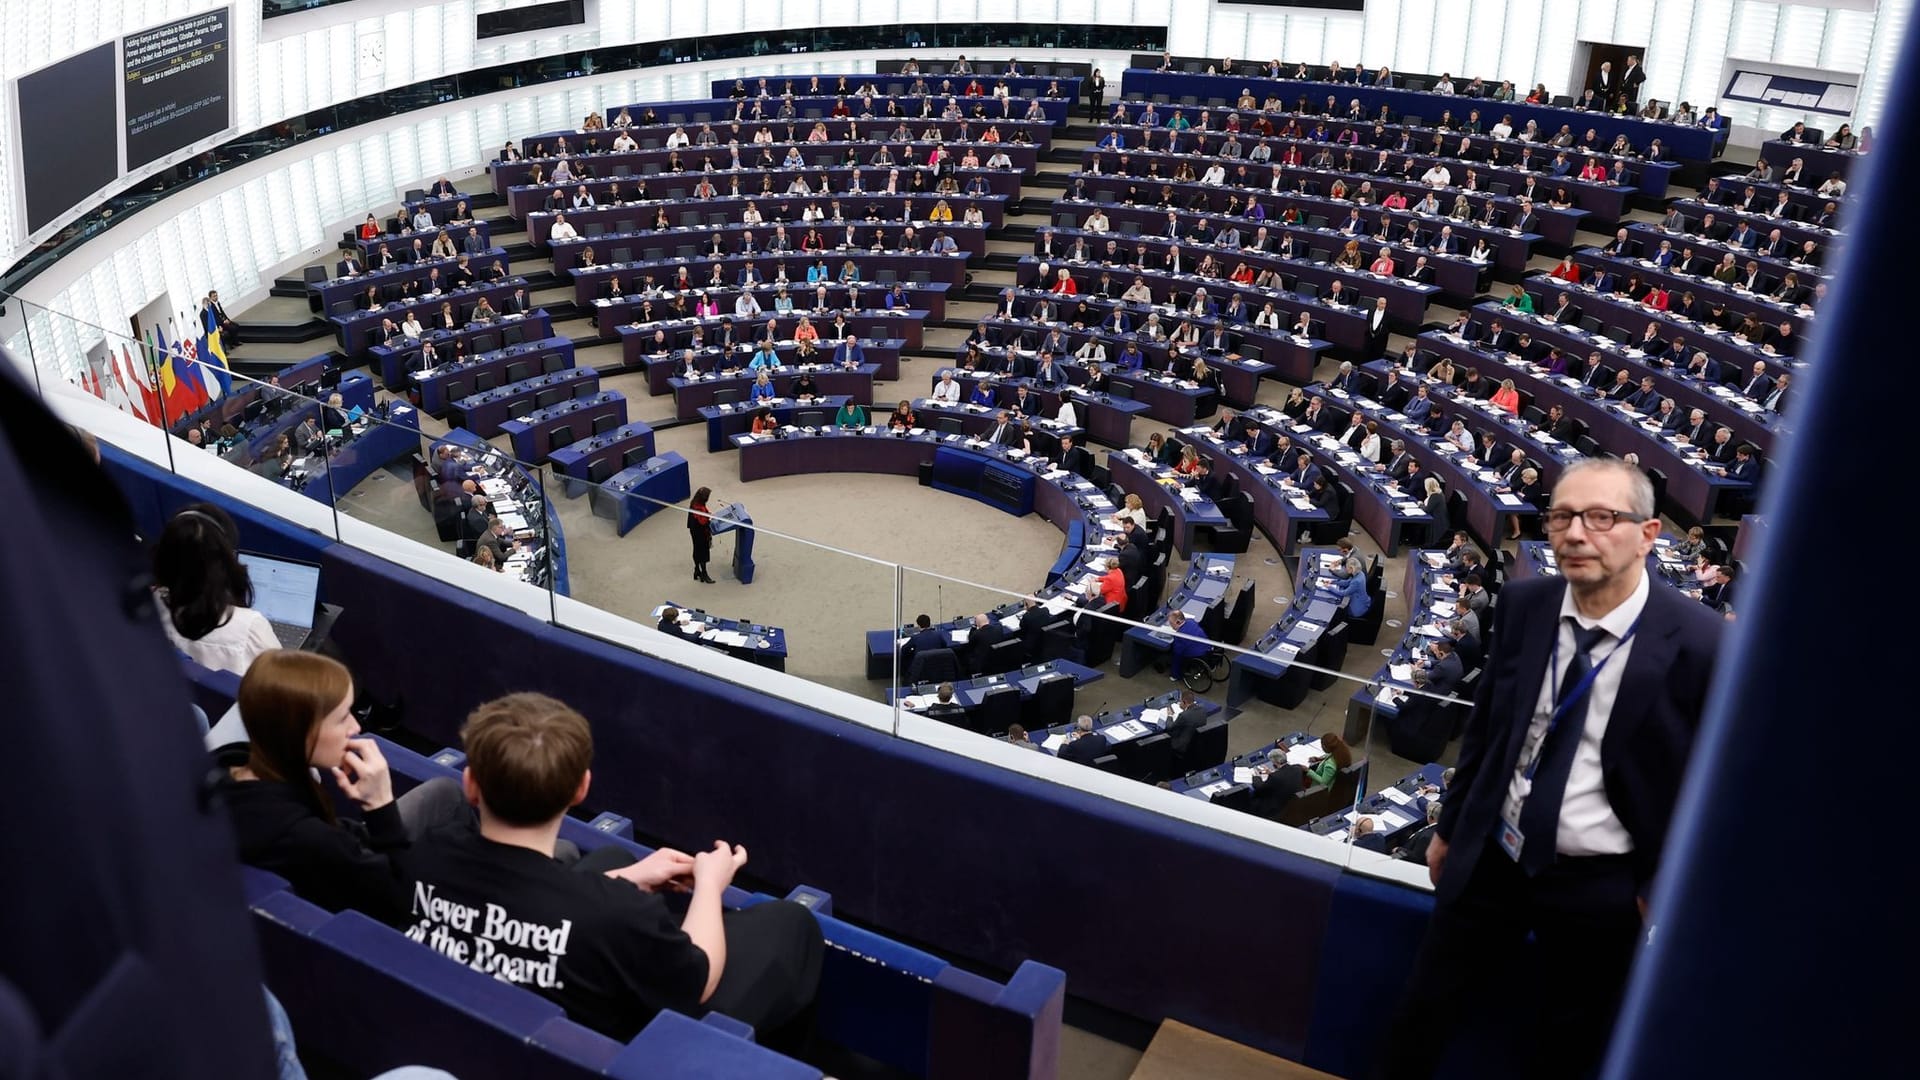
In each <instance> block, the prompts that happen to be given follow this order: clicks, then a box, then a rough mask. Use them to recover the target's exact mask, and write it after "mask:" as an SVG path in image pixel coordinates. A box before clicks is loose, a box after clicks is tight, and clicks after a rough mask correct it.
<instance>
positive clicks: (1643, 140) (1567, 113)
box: [1120, 68, 1719, 162]
mask: <svg viewBox="0 0 1920 1080" xmlns="http://www.w3.org/2000/svg"><path fill="white" fill-rule="evenodd" d="M1120 85H1121V88H1122V93H1124V94H1125V95H1126V96H1127V97H1142V96H1147V95H1152V94H1166V95H1168V96H1170V97H1174V98H1182V97H1197V98H1199V99H1200V100H1202V101H1204V100H1207V99H1209V98H1214V97H1222V96H1225V95H1231V96H1232V97H1234V98H1237V97H1239V95H1240V92H1241V90H1243V89H1250V90H1252V91H1253V94H1254V96H1255V97H1256V98H1258V99H1260V100H1263V101H1264V100H1266V98H1268V97H1270V96H1272V97H1280V98H1281V99H1282V100H1285V99H1286V97H1287V96H1293V97H1296V98H1298V97H1300V96H1301V95H1305V97H1306V99H1307V100H1308V101H1310V102H1314V103H1318V102H1321V101H1323V100H1325V99H1326V98H1328V97H1333V98H1335V99H1336V100H1338V101H1339V102H1341V103H1343V104H1344V103H1345V102H1348V101H1352V100H1355V99H1358V100H1359V102H1360V105H1361V107H1362V108H1363V109H1365V110H1366V112H1367V113H1368V114H1369V115H1372V114H1375V113H1378V112H1379V111H1380V110H1381V109H1382V108H1383V107H1384V108H1386V109H1389V110H1391V111H1392V112H1393V113H1394V114H1395V115H1399V116H1404V115H1406V114H1408V113H1413V114H1414V115H1416V116H1423V117H1424V116H1435V117H1437V116H1439V115H1440V114H1441V113H1442V112H1443V111H1445V110H1447V109H1450V108H1463V109H1464V108H1471V107H1474V103H1475V102H1476V101H1480V100H1482V99H1477V98H1470V97H1464V96H1461V95H1456V94H1440V93H1434V92H1431V91H1426V90H1404V89H1400V88H1398V87H1382V86H1359V85H1355V84H1353V83H1331V82H1316V81H1310V80H1304V79H1302V80H1296V79H1269V78H1265V77H1262V76H1252V75H1238V74H1234V75H1188V74H1181V73H1175V72H1167V71H1149V70H1146V69H1144V68H1128V69H1127V70H1126V73H1125V74H1123V75H1122V76H1121V78H1120ZM1485 107H1486V108H1487V109H1498V110H1500V112H1501V113H1502V114H1511V115H1512V116H1513V121H1514V123H1515V124H1516V125H1520V126H1524V125H1525V124H1526V122H1527V121H1529V120H1531V121H1533V122H1534V123H1535V124H1536V125H1538V126H1539V128H1540V130H1541V131H1558V130H1560V128H1561V127H1562V126H1566V127H1571V128H1575V129H1576V130H1583V129H1585V128H1589V127H1591V128H1594V129H1595V130H1597V131H1598V132H1599V133H1600V136H1601V138H1603V139H1605V140H1606V141H1607V142H1609V143H1611V142H1612V141H1613V139H1614V137H1615V136H1616V135H1625V136H1626V137H1627V138H1628V140H1629V141H1631V142H1632V143H1633V144H1634V145H1636V146H1645V145H1647V144H1649V143H1651V142H1652V141H1653V140H1655V139H1659V140H1660V141H1661V142H1662V143H1664V144H1666V145H1667V146H1669V147H1671V148H1672V149H1673V156H1674V157H1675V158H1678V159H1679V160H1681V161H1693V162H1707V161H1711V160H1713V157H1714V155H1715V153H1716V151H1717V146H1716V139H1717V136H1718V134H1719V133H1718V132H1714V131H1710V130H1708V129H1706V128H1701V127H1689V126H1686V125H1682V124H1675V123H1671V122H1669V121H1665V120H1641V119H1638V118H1635V117H1627V116H1614V115H1611V114H1609V113H1603V112H1595V111H1591V110H1586V109H1572V108H1563V107H1560V106H1556V105H1530V104H1528V103H1526V102H1524V101H1499V102H1495V101H1487V102H1485ZM1162 108H1163V109H1164V108H1167V106H1162Z"/></svg>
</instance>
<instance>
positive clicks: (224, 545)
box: [153, 429, 280, 675]
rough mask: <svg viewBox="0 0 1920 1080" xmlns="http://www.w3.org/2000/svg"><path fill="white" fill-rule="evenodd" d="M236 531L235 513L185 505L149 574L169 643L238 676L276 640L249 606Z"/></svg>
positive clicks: (248, 586)
mask: <svg viewBox="0 0 1920 1080" xmlns="http://www.w3.org/2000/svg"><path fill="white" fill-rule="evenodd" d="M195 430H198V429H195ZM239 535H240V531H239V528H238V527H237V526H235V525H234V523H233V519H232V518H230V517H228V516H227V512H226V511H225V510H222V509H220V508H219V507H217V506H215V505H213V504H212V503H194V504H192V505H189V506H187V507H185V508H184V509H182V510H181V511H180V512H179V513H177V514H175V515H174V516H173V518H172V519H171V520H169V521H168V522H167V527H166V529H165V530H164V531H163V532H161V534H160V542H159V543H158V544H156V545H155V546H154V550H153V580H154V584H155V589H154V598H155V599H156V600H158V601H159V602H160V608H161V619H160V625H161V627H162V628H163V629H165V631H166V633H167V640H168V641H169V642H171V643H172V644H173V647H174V648H176V649H178V650H180V651H181V652H183V653H185V654H187V656H188V657H190V658H191V659H192V660H193V661H194V662H195V663H197V664H199V665H201V666H202V667H208V668H212V669H213V670H215V671H231V672H233V673H234V674H236V675H244V674H246V672H247V668H248V666H249V665H251V664H252V663H253V661H254V658H255V657H257V656H259V655H260V654H262V653H264V652H266V651H268V650H269V649H278V648H279V647H280V639H279V638H278V637H276V636H275V635H274V632H273V625H272V624H271V623H269V622H268V621H267V617H266V616H265V615H262V614H260V613H259V612H258V611H255V610H254V609H253V607H252V604H253V583H252V581H250V580H249V579H248V577H247V568H246V566H245V565H243V564H242V563H241V562H240V556H239V553H238V551H237V550H236V543H237V541H238V538H239Z"/></svg>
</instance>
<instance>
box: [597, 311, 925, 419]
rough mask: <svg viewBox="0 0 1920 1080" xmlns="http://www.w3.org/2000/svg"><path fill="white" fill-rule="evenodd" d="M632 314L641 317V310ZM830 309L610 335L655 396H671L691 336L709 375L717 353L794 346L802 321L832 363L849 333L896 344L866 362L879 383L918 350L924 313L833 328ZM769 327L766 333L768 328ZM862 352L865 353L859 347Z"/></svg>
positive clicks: (879, 315)
mask: <svg viewBox="0 0 1920 1080" xmlns="http://www.w3.org/2000/svg"><path fill="white" fill-rule="evenodd" d="M636 314H639V315H644V314H645V312H644V310H643V311H642V312H638V313H636ZM835 314H838V313H836V312H834V311H831V310H827V311H812V310H800V311H793V312H788V313H785V314H771V315H767V314H763V315H762V316H761V317H760V318H757V319H753V320H748V319H745V318H739V317H736V316H733V315H710V316H708V317H706V318H704V319H701V318H694V317H692V316H688V317H687V318H684V319H653V320H646V319H644V318H643V319H641V320H640V321H638V322H633V323H628V324H626V325H624V326H616V327H614V333H615V334H617V335H618V336H619V339H620V356H621V365H620V366H621V369H622V370H625V371H632V370H635V369H644V370H645V371H646V373H647V392H648V393H650V394H652V395H653V396H655V397H658V396H660V395H662V394H671V393H673V382H672V380H673V378H674V376H675V375H676V373H677V372H678V368H677V367H676V366H675V365H677V364H679V363H680V361H681V359H682V353H683V352H684V351H685V350H686V349H688V348H692V347H693V334H694V331H695V330H698V331H699V332H700V342H701V344H700V346H699V349H698V352H699V356H698V359H697V360H696V363H698V364H700V365H701V367H702V370H706V371H711V370H713V366H714V365H715V364H716V363H717V362H718V360H719V357H720V355H721V354H722V353H723V352H726V351H733V352H738V351H739V349H740V347H741V346H743V345H744V346H747V347H748V348H749V349H750V348H751V347H752V345H753V344H754V343H755V341H757V340H758V339H762V338H765V337H766V336H767V335H768V334H769V333H771V334H772V335H773V339H774V345H775V346H776V347H777V348H785V347H787V346H791V345H797V342H796V341H795V339H794V336H793V335H794V331H795V329H796V328H797V327H798V326H799V325H800V320H801V318H803V317H804V318H806V319H807V320H808V322H809V323H810V324H811V325H812V326H813V328H814V329H815V331H817V332H818V333H819V335H820V336H819V337H818V338H817V339H816V340H815V342H814V344H815V347H816V348H818V349H819V350H820V354H821V355H822V356H823V357H825V358H827V359H829V360H830V359H831V358H832V355H833V353H834V352H835V350H836V349H837V348H838V347H839V346H840V345H842V344H844V343H845V342H846V339H847V337H848V335H852V336H854V337H856V338H858V339H859V340H860V341H862V342H866V341H886V342H893V343H897V348H895V349H892V350H889V351H887V352H885V353H883V354H881V355H876V356H872V357H870V358H869V359H870V360H871V362H872V363H874V364H875V365H876V367H877V368H878V370H877V371H876V372H875V375H874V377H875V378H877V379H879V380H881V381H883V382H892V381H894V380H895V379H898V378H899V377H900V353H901V352H906V351H911V350H914V349H918V348H920V342H921V340H922V338H921V335H922V331H923V327H922V323H923V322H924V321H925V319H926V316H927V313H926V312H925V311H912V310H908V309H906V308H901V309H898V313H897V314H896V313H895V312H889V311H885V310H872V311H856V312H852V313H851V314H850V315H849V316H848V318H847V320H846V322H845V323H844V325H840V326H836V325H835V324H834V322H833V320H832V316H833V315H835ZM769 326H771V327H772V329H771V331H769V330H768V327H769ZM729 328H732V329H733V331H734V338H733V344H732V345H731V346H723V343H724V342H725V341H726V340H727V331H728V329H729ZM862 351H863V352H864V351H865V348H864V346H863V347H862Z"/></svg>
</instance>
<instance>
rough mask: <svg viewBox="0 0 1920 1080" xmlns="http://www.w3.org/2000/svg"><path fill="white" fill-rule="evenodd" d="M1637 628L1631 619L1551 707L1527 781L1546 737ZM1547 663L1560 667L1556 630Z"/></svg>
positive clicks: (1636, 621)
mask: <svg viewBox="0 0 1920 1080" xmlns="http://www.w3.org/2000/svg"><path fill="white" fill-rule="evenodd" d="M1639 629H1640V620H1639V619H1638V618H1636V619H1634V620H1633V625H1632V626H1629V627H1627V632H1626V633H1625V634H1624V635H1622V636H1621V638H1620V644H1618V645H1615V646H1614V647H1613V648H1612V649H1609V650H1608V651H1607V655H1606V656H1605V657H1604V658H1603V659H1602V660H1601V661H1600V662H1599V663H1597V664H1595V665H1593V666H1592V667H1590V668H1588V669H1587V673H1586V675H1585V676H1584V677H1582V678H1581V680H1580V681H1579V682H1577V683H1575V684H1574V686H1573V689H1572V690H1569V691H1568V692H1567V696H1566V697H1564V698H1561V699H1560V703H1559V704H1558V705H1555V706H1554V707H1553V714H1552V715H1551V716H1549V717H1547V730H1546V731H1544V732H1541V734H1540V741H1539V742H1538V743H1537V744H1535V746H1534V748H1533V759H1532V760H1531V761H1528V762H1527V771H1526V774H1525V775H1526V778H1527V781H1528V782H1529V783H1531V782H1532V781H1533V774H1534V772H1535V770H1537V769H1539V768H1540V757H1541V751H1543V750H1545V749H1546V746H1547V739H1548V738H1550V737H1551V736H1552V735H1553V729H1554V728H1556V727H1559V726H1560V721H1561V719H1563V718H1564V717H1565V716H1566V715H1567V714H1568V713H1569V712H1571V711H1572V710H1573V707H1574V706H1575V705H1577V704H1579V702H1580V699H1581V698H1582V697H1584V696H1585V695H1586V693H1587V691H1589V690H1591V689H1592V688H1593V681H1594V680H1595V679H1597V678H1599V677H1600V670H1601V669H1602V668H1604V667H1606V666H1607V664H1608V663H1609V662H1610V661H1612V660H1613V658H1614V657H1615V656H1617V655H1619V653H1620V650H1621V649H1624V648H1626V647H1627V642H1629V641H1632V640H1633V635H1634V634H1635V633H1637V632H1638V631H1639ZM1547 664H1548V667H1547V670H1549V671H1553V672H1556V673H1557V672H1558V670H1559V668H1560V633H1559V631H1557V630H1556V631H1554V635H1553V655H1552V656H1551V657H1550V658H1549V659H1548V661H1547ZM1553 681H1554V683H1556V684H1557V683H1558V682H1559V681H1560V677H1559V675H1558V674H1555V675H1554V678H1553ZM1554 694H1555V696H1556V697H1558V696H1559V687H1558V686H1557V685H1556V686H1555V687H1554Z"/></svg>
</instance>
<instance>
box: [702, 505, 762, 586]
mask: <svg viewBox="0 0 1920 1080" xmlns="http://www.w3.org/2000/svg"><path fill="white" fill-rule="evenodd" d="M710 520H711V524H712V527H713V535H715V536H719V535H720V534H722V533H732V534H733V576H734V577H737V578H739V579H740V584H742V585H751V584H753V517H752V516H751V515H749V514H748V513H747V508H746V507H745V506H743V505H741V504H740V503H728V504H727V505H725V506H723V507H721V508H720V509H718V510H715V511H713V512H712V517H711V519H710Z"/></svg>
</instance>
